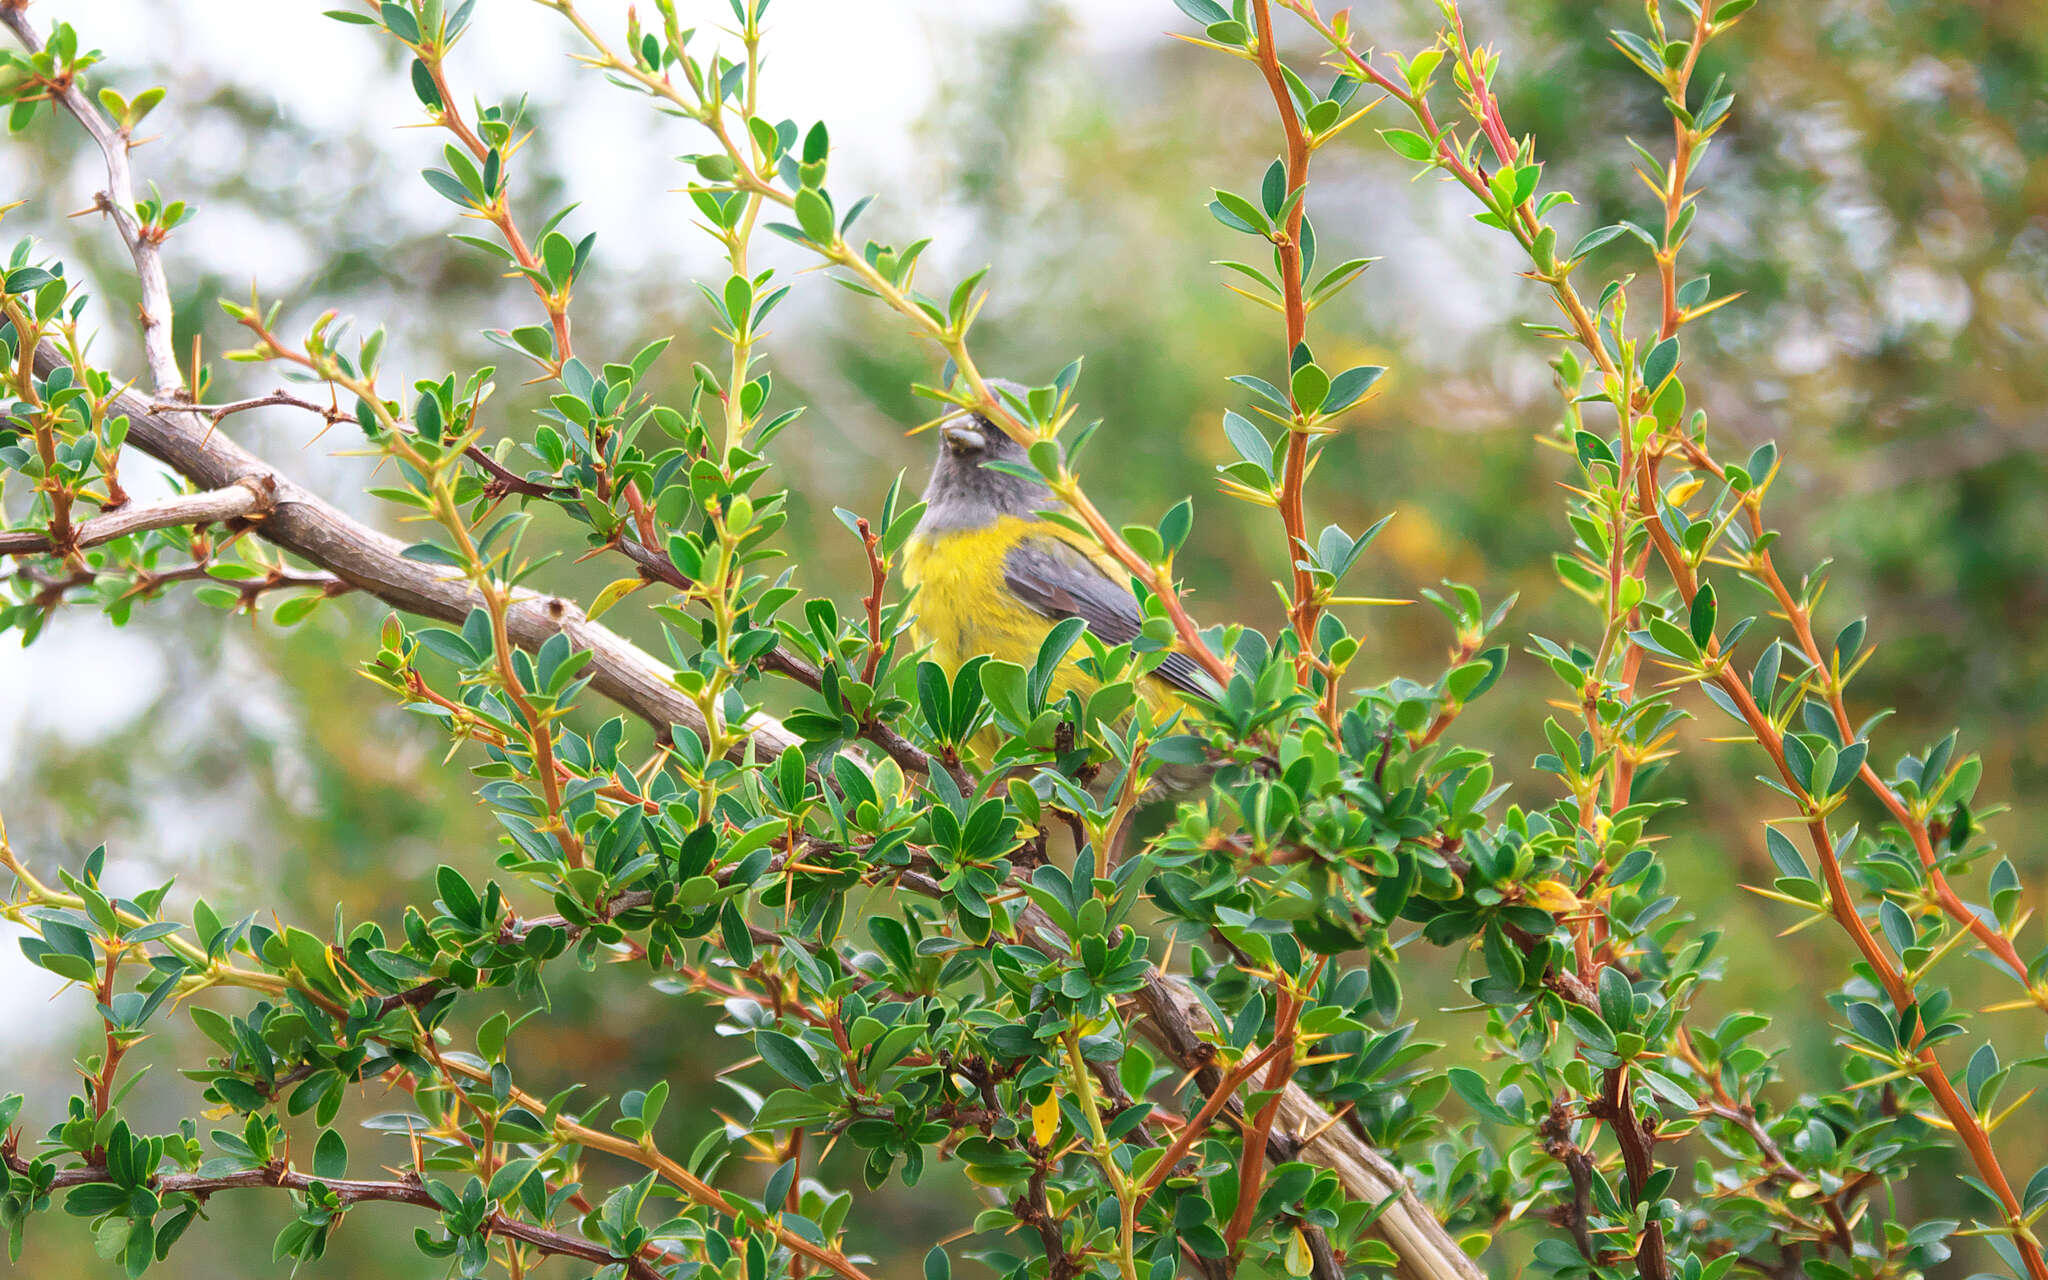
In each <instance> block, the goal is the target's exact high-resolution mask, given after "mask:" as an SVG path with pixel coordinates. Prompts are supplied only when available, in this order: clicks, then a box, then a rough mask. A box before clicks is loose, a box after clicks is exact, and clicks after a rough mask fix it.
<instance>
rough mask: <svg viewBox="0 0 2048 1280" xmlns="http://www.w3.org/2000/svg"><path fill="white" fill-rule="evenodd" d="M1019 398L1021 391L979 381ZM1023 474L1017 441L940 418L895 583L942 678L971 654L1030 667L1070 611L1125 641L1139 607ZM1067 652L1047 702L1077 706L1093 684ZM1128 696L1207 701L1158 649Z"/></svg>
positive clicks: (1047, 493)
mask: <svg viewBox="0 0 2048 1280" xmlns="http://www.w3.org/2000/svg"><path fill="white" fill-rule="evenodd" d="M985 381H986V382H987V383H988V384H989V385H991V386H997V387H1002V388H1004V389H1007V390H1009V391H1011V392H1013V393H1015V394H1017V395H1019V396H1021V395H1022V394H1023V393H1024V390H1025V389H1024V388H1023V387H1020V386H1017V385H1016V384H1015V383H1011V382H1007V381H1004V380H1001V379H995V378H989V379H986V380H985ZM991 463H998V464H1003V463H1007V464H1012V465H1014V466H1015V467H1017V468H1019V469H1021V470H1023V471H1026V472H1029V471H1030V470H1031V467H1030V462H1029V458H1028V456H1027V455H1026V453H1025V450H1024V447H1023V446H1021V445H1019V444H1018V443H1017V442H1016V441H1015V440H1012V439H1011V438H1010V436H1009V434H1008V433H1006V432H1005V431H1004V430H1003V429H1002V428H1001V427H999V426H997V425H996V424H995V423H994V422H992V421H990V420H989V418H988V417H987V416H986V415H984V414H982V413H980V412H977V411H972V410H969V411H965V412H962V413H959V414H955V415H953V416H952V417H949V418H947V419H946V420H945V421H944V422H942V423H941V424H940V425H939V430H938V457H937V460H936V461H935V462H934V463H933V464H932V474H931V481H930V483H928V484H927V485H926V486H925V491H924V502H925V510H924V514H923V515H922V517H920V518H919V520H918V523H917V526H916V528H915V530H914V531H913V532H912V534H911V536H910V538H909V539H908V540H907V541H906V543H905V545H904V559H903V578H904V582H905V585H907V586H910V587H913V588H915V589H916V592H917V596H916V603H917V614H916V619H915V621H914V622H913V623H912V638H913V640H915V641H916V642H917V643H919V644H922V645H925V646H928V649H927V653H928V656H929V658H930V660H931V661H933V662H936V663H937V664H938V665H939V666H940V667H942V668H944V669H945V670H946V671H947V672H948V673H949V674H951V673H954V672H957V671H958V670H959V669H960V667H961V666H962V665H963V664H965V663H966V662H968V661H969V660H971V659H973V658H975V657H976V656H979V655H984V654H985V655H987V656H988V657H990V658H995V659H1000V660H1002V661H1006V662H1014V663H1016V664H1018V665H1019V666H1022V667H1025V668H1029V667H1030V666H1031V665H1032V664H1033V663H1034V662H1036V661H1037V658H1038V652H1039V646H1040V644H1041V643H1042V642H1043V641H1044V639H1045V637H1046V634H1047V632H1049V631H1050V630H1052V628H1053V627H1054V626H1055V625H1056V624H1058V623H1059V622H1061V621H1063V620H1065V619H1067V618H1079V619H1081V620H1082V621H1083V622H1084V623H1085V624H1086V625H1087V628H1088V630H1089V631H1090V632H1091V633H1093V634H1094V636H1095V638H1096V639H1098V640H1100V641H1101V642H1102V643H1103V644H1105V645H1120V644H1128V643H1130V642H1131V641H1133V640H1135V639H1136V638H1137V636H1138V633H1139V629H1140V628H1141V627H1142V625H1143V623H1144V614H1143V612H1142V611H1141V610H1140V609H1139V607H1138V602H1137V599H1136V597H1134V596H1133V595H1132V593H1131V591H1130V589H1129V588H1128V587H1127V586H1126V585H1125V583H1126V582H1127V581H1128V575H1126V574H1125V573H1124V571H1123V569H1122V567H1121V566H1119V565H1117V564H1116V562H1115V561H1113V560H1111V559H1109V557H1108V556H1107V555H1106V554H1104V553H1103V551H1102V550H1101V548H1099V547H1095V546H1089V545H1085V544H1084V543H1083V542H1082V541H1081V540H1080V539H1078V538H1076V537H1075V536H1074V535H1073V534H1072V533H1070V532H1069V531H1068V530H1066V529H1065V528H1063V527H1061V526H1060V525H1058V524H1055V523H1053V522H1052V521H1050V520H1047V519H1045V518H1044V517H1042V516H1041V515H1039V514H1038V513H1039V512H1041V511H1045V510H1055V511H1057V510H1061V509H1063V506H1062V504H1061V503H1060V502H1059V500H1058V499H1057V498H1056V497H1055V496H1054V495H1053V493H1052V491H1051V489H1049V488H1047V487H1046V485H1045V484H1044V483H1043V482H1041V481H1039V480H1037V479H1035V478H1032V477H1030V476H1028V475H1023V474H1018V472H1017V471H1014V470H1007V469H1000V468H998V467H992V466H990V465H989V464H991ZM1080 652H1085V650H1080V649H1079V648H1078V647H1077V648H1076V649H1075V650H1072V651H1069V653H1068V655H1067V657H1066V659H1065V660H1064V661H1063V662H1062V663H1061V665H1060V668H1059V670H1058V672H1057V673H1056V674H1055V676H1054V679H1053V682H1052V687H1051V690H1050V695H1049V696H1050V697H1051V698H1052V699H1053V700H1058V699H1060V698H1062V697H1064V696H1065V695H1066V693H1067V692H1068V691H1069V690H1074V691H1078V692H1079V693H1080V695H1081V697H1082V699H1083V700H1084V701H1085V700H1086V699H1087V698H1088V697H1089V696H1090V695H1092V694H1093V693H1094V692H1095V690H1096V689H1097V688H1099V687H1100V682H1099V681H1098V680H1096V679H1095V678H1094V677H1092V676H1090V675H1089V674H1088V673H1087V672H1086V671H1084V670H1082V668H1081V665H1080V662H1079V660H1078V658H1077V656H1076V654H1077V653H1080ZM1138 686H1139V693H1140V694H1141V695H1142V696H1143V697H1144V698H1145V700H1146V702H1147V703H1148V704H1150V706H1151V707H1152V708H1153V710H1154V711H1155V712H1156V713H1158V714H1159V715H1160V716H1161V718H1164V717H1165V716H1168V715H1171V714H1173V713H1174V712H1175V711H1178V710H1180V709H1181V708H1183V707H1184V706H1185V705H1186V704H1185V703H1184V702H1183V701H1182V699H1183V697H1184V696H1185V695H1190V694H1192V695H1196V696H1202V697H1211V696H1214V693H1215V691H1214V689H1213V687H1207V686H1206V683H1205V681H1204V679H1203V677H1202V675H1201V672H1200V668H1198V667H1197V666H1196V665H1195V664H1194V663H1193V662H1192V661H1190V660H1189V659H1188V657H1187V655H1186V654H1184V653H1179V652H1172V653H1168V654H1167V655H1166V657H1165V658H1164V659H1163V660H1162V661H1161V662H1160V663H1159V664H1158V665H1157V666H1156V667H1154V668H1153V669H1152V670H1151V672H1149V673H1148V674H1146V675H1144V676H1142V677H1140V678H1139V681H1138Z"/></svg>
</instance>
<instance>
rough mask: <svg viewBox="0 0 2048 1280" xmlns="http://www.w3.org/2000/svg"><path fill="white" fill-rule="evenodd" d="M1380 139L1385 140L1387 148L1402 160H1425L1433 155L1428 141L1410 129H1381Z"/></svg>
mask: <svg viewBox="0 0 2048 1280" xmlns="http://www.w3.org/2000/svg"><path fill="white" fill-rule="evenodd" d="M1380 137H1382V138H1385V139H1386V140H1387V146H1389V147H1391V148H1392V149H1393V151H1394V154H1395V155H1398V156H1400V157H1401V158H1402V159H1404V160H1417V161H1421V160H1427V159H1429V158H1430V157H1431V156H1432V155H1434V154H1435V150H1434V149H1433V148H1432V147H1431V146H1430V145H1429V139H1428V138H1425V137H1423V136H1422V135H1421V134H1419V133H1416V132H1414V131H1413V130H1410V129H1382V130H1380Z"/></svg>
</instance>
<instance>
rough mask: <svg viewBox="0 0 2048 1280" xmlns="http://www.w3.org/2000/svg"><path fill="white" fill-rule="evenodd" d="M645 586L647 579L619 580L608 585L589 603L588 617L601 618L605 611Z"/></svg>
mask: <svg viewBox="0 0 2048 1280" xmlns="http://www.w3.org/2000/svg"><path fill="white" fill-rule="evenodd" d="M646 585H647V579H645V578H641V577H632V578H620V579H617V580H616V581H614V582H612V583H610V584H608V585H607V586H606V587H605V589H604V590H602V591H600V592H598V593H597V599H595V600H592V601H591V602H590V617H591V618H593V619H595V618H597V617H599V616H601V615H602V614H603V613H604V611H605V610H606V609H609V608H611V607H612V606H613V605H615V604H617V603H618V602H619V601H621V600H624V599H625V598H626V597H627V596H629V595H632V594H633V593H634V592H635V591H638V590H639V589H640V588H642V587H644V586H646Z"/></svg>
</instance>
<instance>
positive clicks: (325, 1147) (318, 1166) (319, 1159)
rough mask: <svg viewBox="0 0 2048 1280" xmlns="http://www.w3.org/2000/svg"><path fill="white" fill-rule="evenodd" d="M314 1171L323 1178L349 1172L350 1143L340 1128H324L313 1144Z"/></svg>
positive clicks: (343, 1174) (315, 1174) (340, 1175)
mask: <svg viewBox="0 0 2048 1280" xmlns="http://www.w3.org/2000/svg"><path fill="white" fill-rule="evenodd" d="M313 1173H314V1176H316V1177H321V1178H339V1177H343V1176H345V1175H346V1174H347V1173H348V1143H347V1142H345V1141H343V1140H342V1136H341V1133H340V1131H339V1130H336V1129H322V1130H321V1131H320V1140H319V1141H318V1142H317V1143H315V1144H314V1145H313Z"/></svg>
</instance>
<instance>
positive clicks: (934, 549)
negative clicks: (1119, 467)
mask: <svg viewBox="0 0 2048 1280" xmlns="http://www.w3.org/2000/svg"><path fill="white" fill-rule="evenodd" d="M1027 536H1035V537H1058V536H1059V535H1058V533H1057V532H1055V531H1054V528H1053V527H1052V526H1049V525H1047V524H1045V523H1044V522H1043V521H1038V520H1024V519H1020V518H1018V517H1016V516H1003V517H1001V518H1000V519H998V520H997V521H996V522H995V523H994V524H992V525H989V526H987V527H985V528H981V529H959V530H948V531H944V532H941V533H938V534H934V535H930V536H927V535H925V534H923V533H919V534H915V535H912V537H911V539H910V541H909V542H908V543H906V544H905V546H904V548H903V581H904V583H905V585H907V586H912V587H915V588H917V600H916V602H915V605H914V606H913V607H914V608H915V609H916V611H917V616H916V620H915V621H914V622H913V623H912V624H911V634H912V636H913V638H914V639H915V640H916V641H917V642H918V643H919V644H920V645H929V646H930V650H929V655H928V656H929V657H930V658H931V660H932V661H933V662H936V663H938V664H939V665H940V666H941V667H943V668H945V670H946V671H947V672H948V673H949V674H950V673H952V672H955V671H958V670H959V669H960V666H961V664H962V663H964V662H966V661H967V660H968V659H970V658H973V657H976V656H978V655H982V654H986V655H987V656H989V657H991V658H996V659H1000V660H1001V661H1004V662H1014V663H1016V664H1017V665H1018V666H1021V667H1026V668H1028V667H1030V666H1031V664H1032V663H1034V662H1036V661H1037V660H1038V647H1039V645H1040V643H1042V642H1043V641H1044V639H1045V634H1046V632H1047V631H1050V630H1051V629H1052V623H1051V622H1050V621H1049V620H1047V619H1046V618H1044V617H1043V616H1041V615H1040V614H1038V613H1037V612H1035V611H1034V610H1032V609H1031V608H1030V607H1028V606H1027V605H1025V604H1024V603H1023V602H1021V601H1020V600H1018V599H1017V598H1016V596H1015V595H1014V594H1012V593H1011V591H1010V588H1009V586H1008V585H1007V584H1006V583H1005V582H1004V581H1003V558H1004V556H1006V555H1008V554H1009V551H1010V549H1011V548H1012V547H1014V546H1016V545H1017V543H1018V541H1019V540H1020V539H1022V538H1025V537H1027ZM1091 558H1097V559H1099V556H1096V555H1094V554H1093V553H1091ZM1119 572H1120V571H1119ZM1117 580H1118V581H1121V579H1120V578H1119V579H1117ZM1086 652H1087V649H1086V648H1085V646H1082V645H1079V644H1077V645H1075V646H1074V648H1073V649H1071V650H1069V651H1068V653H1067V658H1066V661H1064V662H1062V663H1061V664H1060V669H1059V672H1058V674H1057V675H1055V676H1054V678H1053V685H1052V693H1051V696H1052V698H1053V699H1054V700H1057V699H1059V698H1062V697H1064V696H1066V693H1067V691H1068V690H1069V689H1072V690H1075V691H1077V692H1079V693H1080V695H1081V697H1082V698H1083V699H1084V700H1085V699H1086V698H1088V697H1089V696H1090V695H1092V694H1093V693H1094V692H1095V691H1096V690H1097V689H1099V688H1100V687H1101V683H1100V682H1099V681H1097V680H1095V679H1093V678H1091V677H1090V676H1089V675H1088V674H1087V673H1086V672H1084V671H1082V670H1081V667H1080V663H1079V662H1078V660H1077V655H1080V654H1084V653H1086ZM1139 684H1140V686H1141V689H1142V692H1143V693H1144V695H1145V698H1146V700H1147V701H1148V702H1151V703H1153V705H1154V706H1155V707H1158V708H1160V709H1165V708H1166V707H1167V706H1170V705H1173V704H1176V703H1178V701H1179V699H1178V698H1177V697H1176V696H1175V695H1174V694H1173V693H1172V691H1171V690H1169V689H1168V688H1167V686H1165V685H1164V684H1162V683H1160V682H1159V681H1157V680H1152V679H1146V680H1141V681H1140V682H1139Z"/></svg>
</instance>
